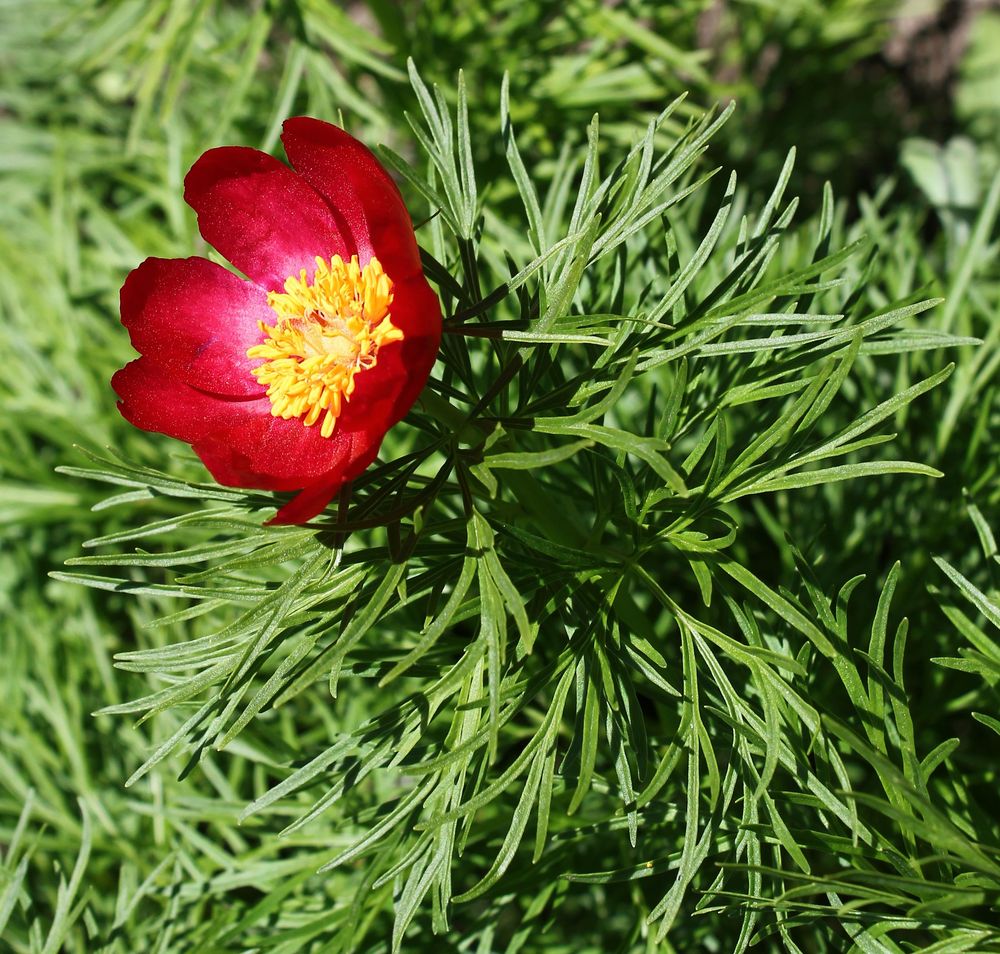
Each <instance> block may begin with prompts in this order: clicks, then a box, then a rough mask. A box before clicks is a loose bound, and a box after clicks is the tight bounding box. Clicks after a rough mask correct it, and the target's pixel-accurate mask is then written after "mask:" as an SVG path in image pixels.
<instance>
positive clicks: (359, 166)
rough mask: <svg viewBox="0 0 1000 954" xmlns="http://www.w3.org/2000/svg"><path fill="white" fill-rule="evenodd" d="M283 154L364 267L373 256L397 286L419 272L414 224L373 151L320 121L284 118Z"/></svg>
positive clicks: (303, 118) (304, 117)
mask: <svg viewBox="0 0 1000 954" xmlns="http://www.w3.org/2000/svg"><path fill="white" fill-rule="evenodd" d="M282 128H283V130H284V131H283V132H282V134H281V141H282V143H284V146H285V152H286V153H287V154H288V158H289V160H291V163H292V165H293V166H295V170H296V172H298V173H299V175H301V176H302V177H303V178H304V179H305V180H306V181H307V182H308V183H309V184H310V185H311V186H312V187H313V188H314V189H315V190H316V191H317V192H319V193H320V194H321V195H323V196H325V197H326V199H327V201H328V202H329V203H330V205H331V206H332V207H333V209H334V210H335V211H336V212H337V213H339V215H340V216H341V218H342V221H344V222H345V223H346V227H347V228H348V230H349V231H350V234H351V237H352V238H353V240H354V244H355V246H356V249H357V253H358V257H359V258H360V260H361V263H362V265H363V264H365V263H366V262H367V261H368V259H369V258H371V257H372V255H374V256H375V257H377V258H378V260H379V261H380V262H381V263H382V267H383V268H384V269H385V270H386V273H387V274H388V275H389V277H390V278H392V280H393V281H394V282H399V281H402V280H404V279H406V278H408V277H410V276H412V275H414V274H416V273H417V272H419V271H420V269H421V266H420V252H419V251H418V249H417V242H416V239H415V238H414V235H413V223H412V222H411V221H410V215H409V213H408V212H407V211H406V206H405V204H404V203H403V197H402V196H401V195H400V194H399V189H398V188H397V187H396V183H395V182H393V181H392V177H391V176H390V175H389V173H388V172H386V170H385V168H384V167H383V166H382V164H381V163H380V162H379V161H378V159H376V158H375V156H374V155H373V154H372V153H371V151H370V150H369V149H368V148H367V147H365V146H363V145H362V144H361V143H360V142H358V140H357V139H355V138H354V137H353V136H350V135H348V134H347V133H346V132H344V130H343V129H340V128H339V127H337V126H334V125H331V124H330V123H326V122H323V121H322V120H320V119H312V118H311V117H309V116H296V117H294V118H292V119H286V120H285V123H284V126H283V127H282Z"/></svg>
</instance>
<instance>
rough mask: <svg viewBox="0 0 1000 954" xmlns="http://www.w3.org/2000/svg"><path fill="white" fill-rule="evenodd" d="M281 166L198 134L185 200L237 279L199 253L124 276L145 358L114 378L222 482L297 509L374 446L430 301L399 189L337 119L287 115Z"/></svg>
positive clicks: (415, 382)
mask: <svg viewBox="0 0 1000 954" xmlns="http://www.w3.org/2000/svg"><path fill="white" fill-rule="evenodd" d="M281 138H282V142H283V143H284V146H285V152H286V153H287V155H288V158H289V160H290V161H291V164H292V167H293V168H289V167H288V166H287V165H285V164H284V163H282V162H280V161H278V160H277V159H275V158H273V157H272V156H270V155H267V154H266V153H263V152H259V151H258V150H256V149H248V148H243V147H237V146H226V147H222V148H219V149H210V150H209V151H208V152H206V153H205V154H204V155H203V156H202V157H201V158H200V159H199V160H198V161H197V162H196V163H195V164H194V166H192V168H191V171H190V172H189V173H188V175H187V178H186V180H185V183H184V198H185V200H186V201H187V202H188V204H189V205H191V207H192V208H193V209H194V210H195V212H197V214H198V227H199V228H200V229H201V234H202V235H203V236H204V238H205V240H206V241H207V242H208V243H209V244H210V245H213V246H214V247H215V248H216V249H217V250H218V251H219V252H220V253H221V254H222V255H223V256H224V257H225V258H226V259H228V260H229V262H231V263H232V265H233V266H234V267H235V268H236V269H238V270H239V271H240V272H242V273H243V275H245V276H246V279H244V278H242V277H240V276H239V275H237V274H235V273H234V272H231V271H229V270H228V269H226V268H223V267H222V266H221V265H217V264H215V263H214V262H210V261H208V260H207V259H205V258H187V259H162V258H149V259H146V261H144V262H143V263H142V264H141V265H140V266H139V267H138V268H137V269H135V271H133V272H132V273H131V274H130V275H129V276H128V278H127V279H126V281H125V284H124V285H123V286H122V290H121V320H122V324H124V325H125V327H126V328H127V329H128V332H129V336H130V337H131V339H132V345H133V346H134V347H135V349H136V350H137V351H138V352H139V353H140V355H141V357H139V358H138V359H137V360H135V361H132V362H130V363H129V364H128V365H126V366H125V367H124V368H122V369H121V370H120V371H118V372H117V373H116V374H115V376H114V378H113V379H112V386H113V387H114V389H115V391H116V392H117V393H118V396H119V398H120V400H119V402H118V407H119V410H120V411H121V413H122V414H123V415H124V417H125V418H126V419H127V420H129V421H131V422H132V423H133V424H135V425H136V426H137V427H141V428H143V429H145V430H149V431H158V432H160V433H162V434H168V435H170V436H171V437H175V438H178V439H179V440H182V441H187V442H188V443H189V444H191V446H192V447H193V448H194V450H195V452H196V453H197V454H198V456H199V457H200V458H201V459H202V461H204V463H205V466H206V467H207V468H208V469H209V471H210V472H211V474H212V476H213V477H214V478H215V479H216V480H217V481H218V482H219V483H221V484H226V485H228V486H231V487H256V488H261V489H265V490H274V491H299V493H298V494H297V495H296V496H295V497H294V498H293V499H292V500H291V502H289V503H288V504H286V505H285V506H284V507H282V508H281V509H280V510H279V511H278V513H277V515H276V516H275V517H274V519H273V521H272V522H275V523H302V522H304V521H306V520H309V519H310V518H311V517H313V516H315V515H316V514H317V513H319V512H320V511H321V510H323V508H324V507H326V505H327V504H328V503H329V502H330V499H331V498H332V497H333V495H334V494H335V493H336V492H337V490H338V489H339V488H340V487H341V485H342V484H344V483H345V482H347V481H350V480H353V479H354V478H355V477H357V476H358V475H359V474H360V473H361V472H362V471H363V470H364V469H365V468H366V467H368V465H369V464H371V463H372V461H373V460H374V459H375V457H376V455H377V454H378V449H379V445H380V444H381V443H382V438H383V437H384V436H385V433H386V431H388V429H389V428H390V427H392V425H393V424H395V423H396V422H398V421H399V420H400V419H401V418H402V417H403V416H404V415H405V414H406V412H407V411H408V410H409V409H410V406H411V405H412V404H413V402H414V401H415V400H416V398H417V395H418V394H419V393H420V390H421V389H422V387H423V385H424V382H425V381H426V380H427V376H428V374H430V370H431V367H432V365H433V364H434V360H435V357H436V354H437V350H438V345H439V343H440V336H441V310H440V305H439V303H438V299H437V296H436V295H435V294H434V292H433V291H431V289H430V286H429V285H428V284H427V281H426V279H425V278H424V275H423V271H422V269H421V265H420V255H419V252H418V250H417V244H416V240H415V238H414V235H413V225H412V223H411V221H410V217H409V215H408V214H407V211H406V207H405V206H404V204H403V200H402V197H401V196H400V194H399V190H398V189H397V188H396V186H395V184H394V183H393V181H392V179H391V178H390V177H389V174H388V173H387V172H386V171H385V169H384V168H383V167H382V165H381V164H380V163H379V162H378V160H377V159H376V158H375V157H374V156H373V155H372V153H371V152H369V151H368V149H366V148H365V147H364V146H363V145H362V144H361V143H360V142H358V141H357V140H356V139H354V138H353V137H351V136H349V135H348V134H347V133H346V132H344V131H343V130H342V129H339V128H338V127H336V126H332V125H330V124H329V123H325V122H321V121H320V120H318V119H310V118H308V117H304V116H300V117H297V118H295V119H289V120H287V121H286V122H285V124H284V131H283V134H282V137H281Z"/></svg>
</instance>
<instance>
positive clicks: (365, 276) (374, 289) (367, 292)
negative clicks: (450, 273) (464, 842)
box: [247, 255, 403, 437]
mask: <svg viewBox="0 0 1000 954" xmlns="http://www.w3.org/2000/svg"><path fill="white" fill-rule="evenodd" d="M267 303H268V305H270V306H271V308H272V309H273V310H274V312H275V314H276V315H277V316H278V320H277V322H276V323H275V324H273V325H268V324H266V323H265V322H263V321H261V322H259V325H260V330H261V331H262V332H264V334H265V335H267V338H266V339H265V340H264V341H263V342H261V344H257V345H254V346H253V347H252V348H250V349H248V350H247V357H248V358H263V359H264V363H263V364H261V365H260V366H259V367H256V368H254V369H253V371H252V372H251V373H252V374H253V376H254V377H255V378H256V379H257V380H258V381H259V382H260V383H261V384H262V385H264V386H266V387H267V396H268V397H269V398H270V399H271V413H272V414H273V415H274V416H275V417H281V418H284V419H286V420H287V419H289V418H292V417H299V418H301V419H302V423H303V424H304V425H305V426H306V427H312V426H313V425H314V424H317V423H319V424H320V433H321V434H322V435H323V437H329V436H330V435H331V434H333V431H334V428H335V427H336V424H337V418H338V417H339V416H340V412H341V410H342V409H343V406H344V403H345V402H347V401H349V400H350V399H351V395H352V394H353V393H354V386H355V381H354V378H355V376H356V375H357V374H358V373H360V372H362V371H369V370H371V369H372V368H374V367H375V365H376V364H377V363H378V353H379V349H380V348H381V347H383V346H384V345H387V344H390V343H391V342H393V341H402V340H403V332H402V331H400V330H399V328H397V327H396V326H395V325H393V323H392V319H391V317H390V315H389V306H390V305H391V304H392V281H391V280H390V279H389V276H388V275H386V273H385V272H384V271H382V266H381V265H380V264H379V261H378V259H377V258H373V259H372V260H371V261H369V262H368V264H367V265H365V267H364V268H361V267H360V266H359V265H358V257H357V256H356V255H355V256H354V257H353V258H352V259H351V260H350V262H344V260H343V259H342V258H341V257H340V256H339V255H334V257H333V258H332V259H331V260H330V262H329V263H327V262H326V261H325V260H324V259H322V258H317V259H316V272H315V274H314V275H313V277H312V281H311V282H309V281H307V280H306V270H305V269H304V268H303V269H302V271H300V272H299V275H298V277H295V276H294V275H293V276H291V277H290V278H288V279H286V280H285V291H284V292H283V293H282V292H269V293H268V296H267ZM320 422H321V423H320Z"/></svg>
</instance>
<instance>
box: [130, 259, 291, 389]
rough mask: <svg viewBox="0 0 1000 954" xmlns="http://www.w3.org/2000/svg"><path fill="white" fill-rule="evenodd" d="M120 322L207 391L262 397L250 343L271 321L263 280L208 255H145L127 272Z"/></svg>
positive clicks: (135, 342) (136, 343) (139, 346)
mask: <svg viewBox="0 0 1000 954" xmlns="http://www.w3.org/2000/svg"><path fill="white" fill-rule="evenodd" d="M121 315H122V324H123V325H125V327H126V328H128V331H129V336H130V337H131V339H132V346H133V347H134V348H135V349H136V351H138V352H139V353H140V354H144V355H146V356H147V357H149V358H151V359H152V360H153V361H155V362H156V363H157V364H158V365H160V366H161V367H162V368H164V369H165V370H166V371H168V372H171V373H173V374H176V375H177V376H178V377H179V378H181V379H182V380H183V381H185V382H186V383H188V384H191V385H193V386H194V387H197V388H200V389H201V390H203V391H210V392H212V393H215V394H225V395H239V396H243V397H250V396H254V397H258V396H261V395H262V394H263V392H264V389H263V388H262V387H261V385H260V384H259V383H258V382H257V380H256V379H255V378H254V377H253V376H252V375H251V374H250V369H251V367H252V366H253V365H255V364H259V363H260V362H259V361H254V362H251V360H250V359H249V358H247V354H246V352H247V348H249V347H251V346H252V345H255V344H257V343H258V342H259V341H260V340H261V339H262V338H263V335H262V334H261V331H260V329H259V327H258V325H257V322H258V321H266V322H268V323H272V322H273V321H274V312H273V311H272V310H271V309H270V308H269V307H268V306H267V300H266V298H265V297H264V294H263V292H262V291H261V289H260V287H259V286H258V285H254V284H252V283H251V282H247V281H244V280H243V279H241V278H239V277H238V276H237V275H234V274H233V273H232V272H230V271H228V270H227V269H225V268H223V267H222V266H221V265H216V264H215V263H214V262H210V261H208V260H207V259H204V258H187V259H168V258H147V259H146V261H144V262H143V263H142V264H141V265H140V266H139V267H138V268H137V269H135V270H134V271H133V272H132V273H131V274H130V275H129V277H128V278H127V279H126V280H125V284H124V285H123V286H122V291H121Z"/></svg>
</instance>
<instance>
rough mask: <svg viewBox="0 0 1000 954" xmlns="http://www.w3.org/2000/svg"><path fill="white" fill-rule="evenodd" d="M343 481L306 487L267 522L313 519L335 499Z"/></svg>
mask: <svg viewBox="0 0 1000 954" xmlns="http://www.w3.org/2000/svg"><path fill="white" fill-rule="evenodd" d="M343 483H344V481H342V480H340V481H336V482H334V483H320V484H313V486H311V487H306V488H305V489H304V490H303V491H302V492H301V493H298V494H296V495H295V496H294V497H293V498H292V499H291V500H290V501H289V502H288V503H286V504H285V506H284V507H282V508H281V509H280V510H279V511H278V512H277V513H276V514H275V515H274V516H273V517H271V519H270V520H268V521H267V522H268V523H269V524H274V523H278V524H282V523H305V522H306V521H307V520H312V518H313V517H315V516H316V515H317V514H319V513H322V512H323V511H324V510H325V509H326V507H327V505H328V504H329V503H330V501H331V500H333V495H334V494H335V493H336V492H337V491H338V490H340V487H341V485H342V484H343Z"/></svg>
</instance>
